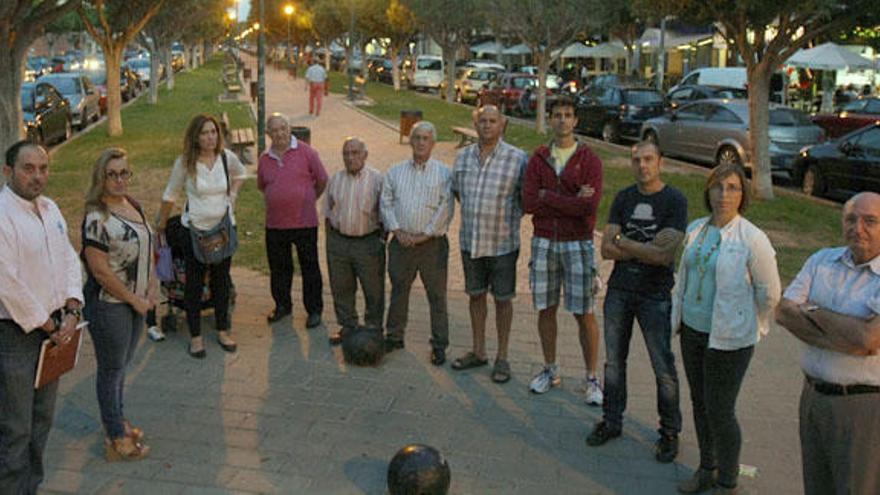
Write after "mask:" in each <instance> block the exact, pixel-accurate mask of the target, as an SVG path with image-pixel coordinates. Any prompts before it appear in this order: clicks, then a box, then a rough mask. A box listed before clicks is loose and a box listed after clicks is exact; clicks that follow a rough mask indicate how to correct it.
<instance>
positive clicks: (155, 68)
mask: <svg viewBox="0 0 880 495" xmlns="http://www.w3.org/2000/svg"><path fill="white" fill-rule="evenodd" d="M149 101H150V105H155V104H156V103H158V102H159V50H156V49H153V50H151V51H150V100H149Z"/></svg>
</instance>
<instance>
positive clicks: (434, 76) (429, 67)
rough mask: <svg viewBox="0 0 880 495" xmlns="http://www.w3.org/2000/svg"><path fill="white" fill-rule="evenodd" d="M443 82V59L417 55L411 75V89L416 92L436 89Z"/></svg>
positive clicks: (434, 56) (436, 56)
mask: <svg viewBox="0 0 880 495" xmlns="http://www.w3.org/2000/svg"><path fill="white" fill-rule="evenodd" d="M442 82H443V57H440V56H438V55H419V56H418V57H416V67H415V72H414V73H413V79H412V84H411V86H412V88H413V89H416V90H420V89H421V90H424V89H438V88H440V84H441V83H442Z"/></svg>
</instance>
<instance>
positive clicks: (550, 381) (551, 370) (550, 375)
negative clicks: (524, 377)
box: [529, 365, 562, 394]
mask: <svg viewBox="0 0 880 495" xmlns="http://www.w3.org/2000/svg"><path fill="white" fill-rule="evenodd" d="M560 385H562V377H561V376H559V368H558V367H557V366H556V365H552V366H544V368H543V369H542V370H541V371H540V372H539V373H538V374H537V375H535V377H534V378H532V382H531V383H530V384H529V390H531V391H532V392H534V393H536V394H543V393H546V392H547V391H548V390H550V388H551V387H558V386H560Z"/></svg>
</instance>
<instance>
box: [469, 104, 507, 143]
mask: <svg viewBox="0 0 880 495" xmlns="http://www.w3.org/2000/svg"><path fill="white" fill-rule="evenodd" d="M506 124H507V119H505V118H504V115H502V114H501V111H500V110H498V107H496V106H495V105H483V106H482V107H480V108H478V109H476V110H474V128H475V129H476V130H477V135H478V136H479V137H480V146H494V145H495V143H497V142H498V140H499V139H500V138H501V134H502V133H503V132H504V127H505V125H506Z"/></svg>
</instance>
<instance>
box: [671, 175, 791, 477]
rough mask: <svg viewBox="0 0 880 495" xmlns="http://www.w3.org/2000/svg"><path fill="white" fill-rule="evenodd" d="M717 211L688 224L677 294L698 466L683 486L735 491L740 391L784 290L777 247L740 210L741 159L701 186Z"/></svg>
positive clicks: (744, 193)
mask: <svg viewBox="0 0 880 495" xmlns="http://www.w3.org/2000/svg"><path fill="white" fill-rule="evenodd" d="M703 199H704V202H705V205H706V208H707V209H708V210H709V211H710V212H711V215H710V216H708V217H703V218H700V219H698V220H695V221H694V222H692V223H691V224H690V225H689V226H688V228H687V234H686V236H685V241H684V243H685V245H684V251H683V252H682V255H681V261H680V262H679V265H678V275H677V277H676V284H675V288H674V289H673V293H672V328H673V329H676V330H678V331H679V332H680V333H681V357H682V362H683V364H684V369H685V374H686V375H687V380H688V385H689V386H690V390H691V402H692V404H693V411H694V425H695V427H696V430H697V441H698V443H699V447H700V467H699V469H698V470H697V472H696V473H695V474H694V476H693V477H692V478H691V479H689V480H686V481H684V482H683V483H681V484H680V485H679V487H678V489H679V491H680V492H683V493H698V492H702V491H705V490H708V489H710V488H712V487H713V486H714V491H713V493H714V494H718V495H720V494H725V495H729V494H733V493H736V482H737V475H738V473H739V453H740V445H741V441H742V437H741V434H740V428H739V423H738V421H737V419H736V399H737V396H738V394H739V390H740V387H741V385H742V382H743V379H744V378H745V374H746V370H747V368H748V366H749V362H750V361H751V359H752V354H753V352H754V347H755V344H756V343H757V342H758V340H759V339H760V337H761V335H764V334H766V333H767V330H768V329H769V327H770V321H771V318H772V315H773V311H774V309H775V308H776V304H777V303H778V302H779V297H780V283H779V273H778V271H777V268H776V252H775V251H774V250H773V247H772V246H771V245H770V240H769V239H768V238H767V236H766V235H765V234H764V232H762V231H761V230H760V229H758V228H757V227H756V226H755V225H754V224H752V223H751V222H749V221H748V220H746V219H745V218H743V217H742V216H740V213H742V212H743V211H744V210H745V209H746V207H747V206H748V202H749V191H748V188H747V184H746V181H745V173H744V172H743V169H742V167H740V166H738V165H730V166H728V165H722V166H718V167H716V168H715V169H714V170H713V171H712V173H711V174H710V175H709V178H708V180H707V181H706V187H705V189H704V191H703Z"/></svg>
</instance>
